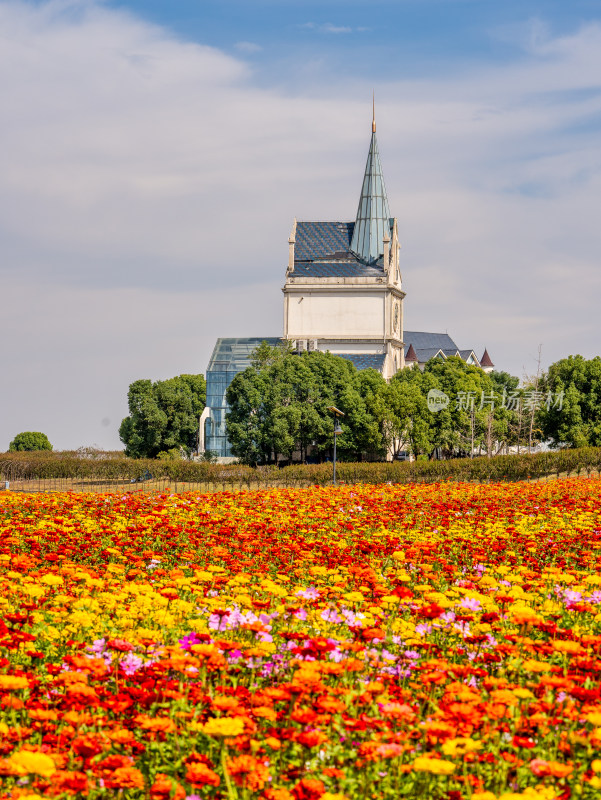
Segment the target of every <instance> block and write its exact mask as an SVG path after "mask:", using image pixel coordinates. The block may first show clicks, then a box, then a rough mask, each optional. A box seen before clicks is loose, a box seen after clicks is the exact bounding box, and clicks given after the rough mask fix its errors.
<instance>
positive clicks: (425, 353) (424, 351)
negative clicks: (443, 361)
mask: <svg viewBox="0 0 601 800" xmlns="http://www.w3.org/2000/svg"><path fill="white" fill-rule="evenodd" d="M415 352H416V354H417V360H418V361H419V363H420V364H424V363H425V362H426V361H429V360H430V359H431V358H434V356H437V355H438V354H439V353H440V352H441V349H440V347H416V348H415Z"/></svg>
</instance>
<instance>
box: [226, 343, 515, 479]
mask: <svg viewBox="0 0 601 800" xmlns="http://www.w3.org/2000/svg"><path fill="white" fill-rule="evenodd" d="M517 385H518V379H517V378H514V377H513V376H511V375H509V374H508V373H503V372H498V373H494V372H493V373H491V374H486V373H485V372H484V371H483V370H481V369H480V368H479V367H476V366H472V365H468V364H466V363H465V362H464V361H462V360H461V359H460V358H456V357H454V358H448V359H445V360H438V359H432V360H431V361H429V362H428V363H427V364H426V366H425V368H424V370H423V371H422V370H419V369H405V370H401V371H399V372H397V374H396V375H395V376H394V377H393V379H392V380H391V382H390V384H387V383H386V381H385V380H384V378H383V377H382V375H381V374H380V373H379V372H377V371H376V370H373V369H367V370H361V371H357V370H356V368H355V367H354V365H353V364H352V362H350V361H349V360H347V359H343V358H340V357H337V356H334V355H332V354H330V353H321V352H311V353H303V354H301V355H296V354H294V353H291V352H289V351H287V350H286V349H285V348H270V347H269V346H268V345H267V344H265V343H264V344H263V345H261V346H260V347H259V348H257V350H256V351H255V353H254V354H253V358H252V366H251V367H249V368H248V369H247V370H245V371H244V372H242V373H240V374H239V375H237V376H236V377H235V378H234V380H233V381H232V383H231V384H230V387H229V388H228V391H227V395H226V397H227V402H228V405H229V407H230V411H229V413H228V415H227V418H226V431H227V436H228V438H229V440H230V442H231V445H232V450H233V452H234V454H235V455H237V456H238V457H239V458H241V459H242V460H243V461H245V462H246V463H249V464H264V463H269V462H272V461H277V460H278V459H279V458H283V459H286V460H287V459H291V458H292V456H293V454H295V457H296V458H300V460H301V461H304V460H306V458H307V456H308V455H310V456H311V457H317V458H322V459H323V458H324V457H327V456H328V455H329V454H330V452H331V448H332V426H333V419H332V414H331V412H330V411H328V407H329V406H332V405H334V406H336V407H337V408H339V409H340V410H341V411H342V412H343V413H344V417H342V418H341V420H340V423H341V426H342V430H343V434H342V435H341V436H340V437H339V438H338V440H337V449H338V454H339V457H340V458H341V459H343V460H361V459H365V458H371V459H378V458H383V457H385V456H386V454H387V453H392V452H396V451H398V450H400V449H404V450H409V451H411V452H412V453H413V455H414V456H416V457H419V456H425V457H431V456H432V455H433V454H434V453H438V455H440V456H444V457H451V456H461V455H467V454H469V453H472V452H481V453H485V454H487V455H493V454H495V453H496V452H499V450H500V449H501V448H502V447H503V446H505V445H507V444H513V443H514V441H517V440H519V435H520V433H519V418H518V412H517V411H516V409H512V408H511V407H508V405H507V404H506V403H505V400H506V399H507V398H508V397H510V396H511V395H512V394H515V393H516V390H517ZM433 390H434V391H436V392H438V393H439V394H441V393H444V394H445V395H446V396H447V398H448V403H447V405H446V407H444V408H441V409H440V410H437V411H435V412H434V411H432V409H431V408H430V407H429V404H428V394H429V392H431V391H433ZM523 427H524V429H525V426H523Z"/></svg>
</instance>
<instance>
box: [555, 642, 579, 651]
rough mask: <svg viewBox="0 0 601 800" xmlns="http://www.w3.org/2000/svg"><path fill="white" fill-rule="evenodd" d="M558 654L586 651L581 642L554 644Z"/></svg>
mask: <svg viewBox="0 0 601 800" xmlns="http://www.w3.org/2000/svg"><path fill="white" fill-rule="evenodd" d="M553 650H555V652H556V653H584V652H585V649H584V647H583V646H582V645H581V644H580V642H553Z"/></svg>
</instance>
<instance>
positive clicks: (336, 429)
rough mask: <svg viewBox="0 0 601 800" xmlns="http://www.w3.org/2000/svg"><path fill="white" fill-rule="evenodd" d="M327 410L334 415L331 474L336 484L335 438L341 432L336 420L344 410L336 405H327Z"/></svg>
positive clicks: (341, 415)
mask: <svg viewBox="0 0 601 800" xmlns="http://www.w3.org/2000/svg"><path fill="white" fill-rule="evenodd" d="M328 411H331V412H332V414H333V415H334V474H333V482H334V486H336V438H337V437H338V436H339V435H340V434H341V433H342V428H341V427H340V423H339V422H338V417H344V412H343V411H341V410H340V409H339V408H336V406H328Z"/></svg>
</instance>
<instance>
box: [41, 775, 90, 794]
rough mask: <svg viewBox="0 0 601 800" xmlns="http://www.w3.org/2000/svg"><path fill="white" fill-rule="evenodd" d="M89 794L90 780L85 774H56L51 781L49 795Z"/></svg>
mask: <svg viewBox="0 0 601 800" xmlns="http://www.w3.org/2000/svg"><path fill="white" fill-rule="evenodd" d="M65 792H66V793H68V794H79V793H80V792H81V793H82V794H87V793H88V778H87V775H86V774H85V772H66V771H65V772H63V771H59V772H55V773H54V775H53V776H52V778H51V779H50V789H49V794H51V795H54V794H63V793H65Z"/></svg>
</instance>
